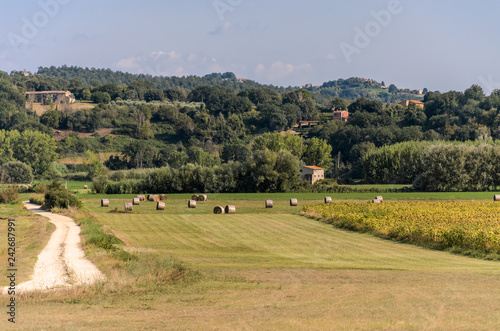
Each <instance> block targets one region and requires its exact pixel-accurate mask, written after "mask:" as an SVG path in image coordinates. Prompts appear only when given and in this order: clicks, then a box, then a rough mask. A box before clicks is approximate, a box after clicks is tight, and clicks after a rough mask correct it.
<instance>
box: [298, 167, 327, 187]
mask: <svg viewBox="0 0 500 331" xmlns="http://www.w3.org/2000/svg"><path fill="white" fill-rule="evenodd" d="M324 178H325V169H323V168H320V167H316V166H303V167H302V168H300V179H302V180H305V181H307V182H309V183H311V184H314V183H315V182H316V181H318V180H320V179H324Z"/></svg>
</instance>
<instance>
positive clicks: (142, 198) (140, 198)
mask: <svg viewBox="0 0 500 331" xmlns="http://www.w3.org/2000/svg"><path fill="white" fill-rule="evenodd" d="M137 199H139V201H146V196H144V195H138V196H137Z"/></svg>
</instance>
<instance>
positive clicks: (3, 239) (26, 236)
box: [0, 203, 55, 286]
mask: <svg viewBox="0 0 500 331" xmlns="http://www.w3.org/2000/svg"><path fill="white" fill-rule="evenodd" d="M2 207H3V208H2ZM5 207H6V205H0V211H3V210H4V209H5ZM12 207H13V208H15V210H19V211H20V212H19V214H20V215H19V216H14V215H13V216H9V217H6V218H5V219H0V221H1V222H0V224H1V226H2V229H1V230H0V234H1V235H0V261H2V262H4V263H3V265H7V258H8V256H7V253H8V250H7V248H8V246H7V221H6V220H7V219H10V218H14V219H15V220H16V222H15V223H16V226H15V235H16V252H15V253H16V256H15V257H16V266H17V269H18V272H17V273H16V281H17V283H20V282H23V281H27V280H29V279H30V277H31V275H32V273H33V267H34V265H35V263H36V260H37V257H38V254H39V253H40V251H41V250H42V249H43V247H44V246H45V245H46V244H47V242H48V241H49V239H50V236H51V234H52V232H54V229H55V226H54V225H53V224H52V223H49V222H48V219H47V218H45V217H42V216H38V215H34V214H32V213H31V212H28V211H26V210H25V209H24V210H23V209H20V208H24V207H22V205H21V204H20V203H19V204H16V205H15V206H12ZM3 215H5V214H3ZM3 215H2V216H3ZM0 279H1V280H0V286H6V285H7V284H8V279H7V278H5V277H2V278H0Z"/></svg>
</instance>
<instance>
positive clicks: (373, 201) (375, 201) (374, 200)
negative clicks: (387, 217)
mask: <svg viewBox="0 0 500 331" xmlns="http://www.w3.org/2000/svg"><path fill="white" fill-rule="evenodd" d="M372 203H382V201H380V200H379V199H373V200H372Z"/></svg>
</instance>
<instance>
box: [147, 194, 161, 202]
mask: <svg viewBox="0 0 500 331" xmlns="http://www.w3.org/2000/svg"><path fill="white" fill-rule="evenodd" d="M148 201H153V202H158V201H160V196H159V195H154V194H150V195H148Z"/></svg>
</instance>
